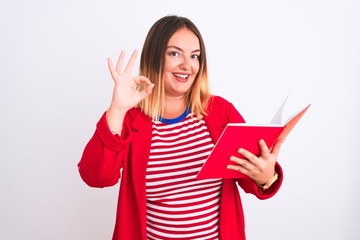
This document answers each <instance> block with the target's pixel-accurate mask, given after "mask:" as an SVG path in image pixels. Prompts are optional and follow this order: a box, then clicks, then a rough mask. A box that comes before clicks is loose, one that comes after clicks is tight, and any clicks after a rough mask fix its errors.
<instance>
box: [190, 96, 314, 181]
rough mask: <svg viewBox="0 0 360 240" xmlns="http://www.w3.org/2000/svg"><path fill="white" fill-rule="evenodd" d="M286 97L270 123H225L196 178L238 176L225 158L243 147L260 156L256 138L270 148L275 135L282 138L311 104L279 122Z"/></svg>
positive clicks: (238, 155) (233, 154) (234, 154)
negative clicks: (283, 121) (262, 140)
mask: <svg viewBox="0 0 360 240" xmlns="http://www.w3.org/2000/svg"><path fill="white" fill-rule="evenodd" d="M286 100H287V98H286V99H285V101H284V102H283V103H282V105H281V106H280V108H279V110H278V111H277V112H276V114H275V115H274V117H273V119H272V121H271V122H270V124H249V123H228V124H227V126H226V127H225V129H224V131H223V132H222V134H221V136H220V138H219V140H218V141H217V143H216V144H215V146H214V148H213V150H212V152H211V153H210V155H209V157H208V158H207V160H206V162H205V163H204V165H203V166H202V168H201V170H200V171H199V173H198V175H197V177H196V178H197V179H204V178H242V177H244V175H243V174H242V173H240V172H238V171H234V170H230V169H227V168H226V166H227V165H229V164H236V163H234V162H232V161H230V160H229V158H230V156H237V157H243V156H242V155H241V154H240V153H238V152H237V150H238V149H239V148H244V149H246V150H248V151H250V152H252V153H253V154H255V155H257V156H260V147H259V141H260V139H264V141H265V142H266V144H267V146H268V147H269V149H270V150H271V148H272V147H273V145H274V143H275V142H276V141H277V140H278V139H282V138H285V137H286V136H287V135H288V134H289V132H290V131H291V130H292V129H293V127H294V126H295V125H296V123H297V122H298V121H299V120H300V118H301V117H302V116H303V115H304V113H305V112H306V110H307V109H308V108H309V107H310V105H311V104H309V105H308V106H306V107H305V108H304V109H302V110H301V111H299V112H298V113H297V114H294V115H293V116H292V117H290V118H289V119H288V120H287V121H286V122H285V123H281V116H282V112H283V109H284V105H285V103H286Z"/></svg>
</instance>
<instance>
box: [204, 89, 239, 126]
mask: <svg viewBox="0 0 360 240" xmlns="http://www.w3.org/2000/svg"><path fill="white" fill-rule="evenodd" d="M207 113H208V116H207V118H208V119H213V118H223V119H224V121H226V122H244V119H243V117H242V116H241V114H240V113H239V112H238V110H237V109H236V108H235V107H234V105H233V104H232V103H231V102H230V101H228V100H227V99H225V98H223V97H221V96H217V95H213V96H211V98H210V101H209V104H208V107H207Z"/></svg>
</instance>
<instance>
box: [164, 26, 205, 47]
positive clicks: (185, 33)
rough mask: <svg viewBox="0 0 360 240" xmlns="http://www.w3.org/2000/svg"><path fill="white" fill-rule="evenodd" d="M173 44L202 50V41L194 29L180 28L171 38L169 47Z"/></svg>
mask: <svg viewBox="0 0 360 240" xmlns="http://www.w3.org/2000/svg"><path fill="white" fill-rule="evenodd" d="M171 46H175V47H178V48H181V49H184V50H185V49H191V50H195V49H196V50H200V41H199V38H198V37H197V36H196V34H195V33H194V32H193V31H191V30H189V29H188V28H186V27H183V28H180V29H178V30H177V31H176V32H175V33H174V34H173V35H172V36H171V38H170V39H169V42H168V47H171Z"/></svg>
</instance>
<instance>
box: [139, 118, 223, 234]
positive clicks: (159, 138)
mask: <svg viewBox="0 0 360 240" xmlns="http://www.w3.org/2000/svg"><path fill="white" fill-rule="evenodd" d="M213 147H214V144H213V142H212V139H211V137H210V135H209V132H208V129H207V127H206V125H205V122H204V120H202V119H198V118H196V117H192V115H191V114H188V115H187V116H186V117H185V118H184V119H182V120H180V121H179V122H176V123H172V124H165V123H162V122H160V121H154V122H153V132H152V144H151V150H150V156H149V162H148V167H147V172H146V199H147V201H146V213H147V236H148V239H192V240H195V239H201V240H207V239H209V240H210V239H218V236H219V235H218V222H219V206H220V205H219V203H220V192H221V186H222V180H221V179H206V180H196V179H195V177H196V175H197V173H198V172H199V170H200V168H201V166H202V165H203V163H204V162H205V160H206V158H207V156H208V155H209V154H210V151H211V150H212V148H213Z"/></svg>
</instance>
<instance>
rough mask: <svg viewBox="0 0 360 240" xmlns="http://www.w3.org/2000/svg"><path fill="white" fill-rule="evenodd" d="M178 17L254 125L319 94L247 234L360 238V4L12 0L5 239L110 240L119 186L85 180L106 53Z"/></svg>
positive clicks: (0, 176) (4, 99) (0, 92)
mask: <svg viewBox="0 0 360 240" xmlns="http://www.w3.org/2000/svg"><path fill="white" fill-rule="evenodd" d="M167 14H178V15H182V16H185V17H188V18H190V19H191V20H193V21H194V22H195V24H196V25H197V26H198V27H199V29H200V31H201V32H202V34H203V37H204V40H205V43H206V46H207V53H208V61H209V72H210V81H211V87H212V92H213V93H215V94H218V95H221V96H223V97H225V98H227V99H228V100H229V101H231V102H233V103H234V105H235V106H236V107H237V109H238V110H239V111H240V112H241V113H242V114H243V116H244V117H245V118H246V119H247V121H248V122H268V121H270V119H271V117H272V115H273V113H274V112H275V111H276V109H277V108H278V106H279V105H280V104H281V102H282V101H283V99H284V98H285V97H286V96H288V95H289V100H288V103H287V105H286V107H285V115H286V117H289V116H290V115H292V114H293V113H295V112H297V111H298V110H300V108H301V107H304V106H305V105H307V104H308V103H311V104H312V106H311V107H310V109H309V111H308V112H307V113H306V114H305V115H304V117H303V119H302V120H301V121H300V122H299V123H298V125H297V126H296V127H295V129H294V130H293V131H292V132H291V133H290V135H289V137H288V139H287V141H286V142H285V144H284V145H283V148H282V152H281V154H280V159H279V162H280V164H281V165H282V167H283V170H284V174H285V175H284V182H283V186H282V188H281V189H280V191H279V192H278V194H277V195H275V196H274V197H273V198H272V199H269V200H266V201H260V200H257V199H256V198H255V197H253V196H251V195H247V194H245V193H243V192H241V194H242V198H243V205H244V209H245V217H246V230H247V236H248V239H250V240H253V239H255V240H261V239H264V240H265V239H266V240H271V239H277V240H279V239H281V240H289V239H291V240H303V239H327V240H338V239H351V240H356V239H360V233H359V227H360V208H359V202H360V194H359V190H360V187H359V185H360V178H359V167H360V164H359V161H360V159H359V154H358V153H359V147H360V146H359V139H358V138H359V133H360V132H359V122H360V117H359V116H360V115H359V103H360V101H359V100H360V97H359V93H360V87H359V82H360V17H359V16H360V3H359V1H356V0H353V1H351V0H338V1H335V0H323V1H322V0H302V1H300V0H299V1H286V0H282V1H280V0H274V1H268V0H267V1H265V0H258V1H227V0H222V1H195V0H183V1H166V0H162V1H155V0H152V1H146V0H143V1H139V0H138V1H136V0H131V1H127V2H125V1H121V0H117V1H115V0H103V1H99V0H98V1H91V0H72V1H70V0H68V1H50V0H48V1H45V0H43V1H41V0H32V1H25V0H11V1H10V0H8V1H5V0H1V3H0V34H1V35H0V67H1V68H0V104H1V105H0V107H1V108H0V110H1V120H0V121H1V124H0V221H1V222H0V239H14V240H18V239H19V240H20V239H21V240H22V239H34V240H35V239H36V240H38V239H44V240H50V239H51V240H64V239H66V240H83V239H84V240H98V239H99V240H104V239H110V238H111V235H112V230H113V226H114V220H115V212H116V201H117V194H118V188H119V185H116V186H114V187H112V188H106V189H93V188H90V187H88V186H86V185H85V183H83V182H82V180H81V179H80V177H79V175H78V172H77V163H78V161H79V160H80V157H81V154H82V151H83V148H84V146H85V144H86V143H87V141H88V140H89V139H90V137H91V136H92V134H93V131H94V130H95V124H96V122H97V121H98V119H99V118H100V116H101V115H102V113H103V112H104V111H105V110H106V108H107V106H108V104H109V103H110V99H111V92H112V80H111V78H110V75H109V73H108V70H107V65H106V58H107V57H112V58H113V59H115V58H117V56H118V54H119V52H120V50H122V49H124V50H125V51H127V53H128V56H129V55H130V53H131V52H132V50H133V49H135V48H136V49H139V50H141V48H142V44H143V41H144V38H145V36H146V34H147V31H148V29H149V28H150V26H151V25H152V24H153V23H154V22H155V21H156V20H157V19H159V18H160V17H163V16H165V15H167ZM135 73H136V72H135ZM229 224H231V223H229Z"/></svg>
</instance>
